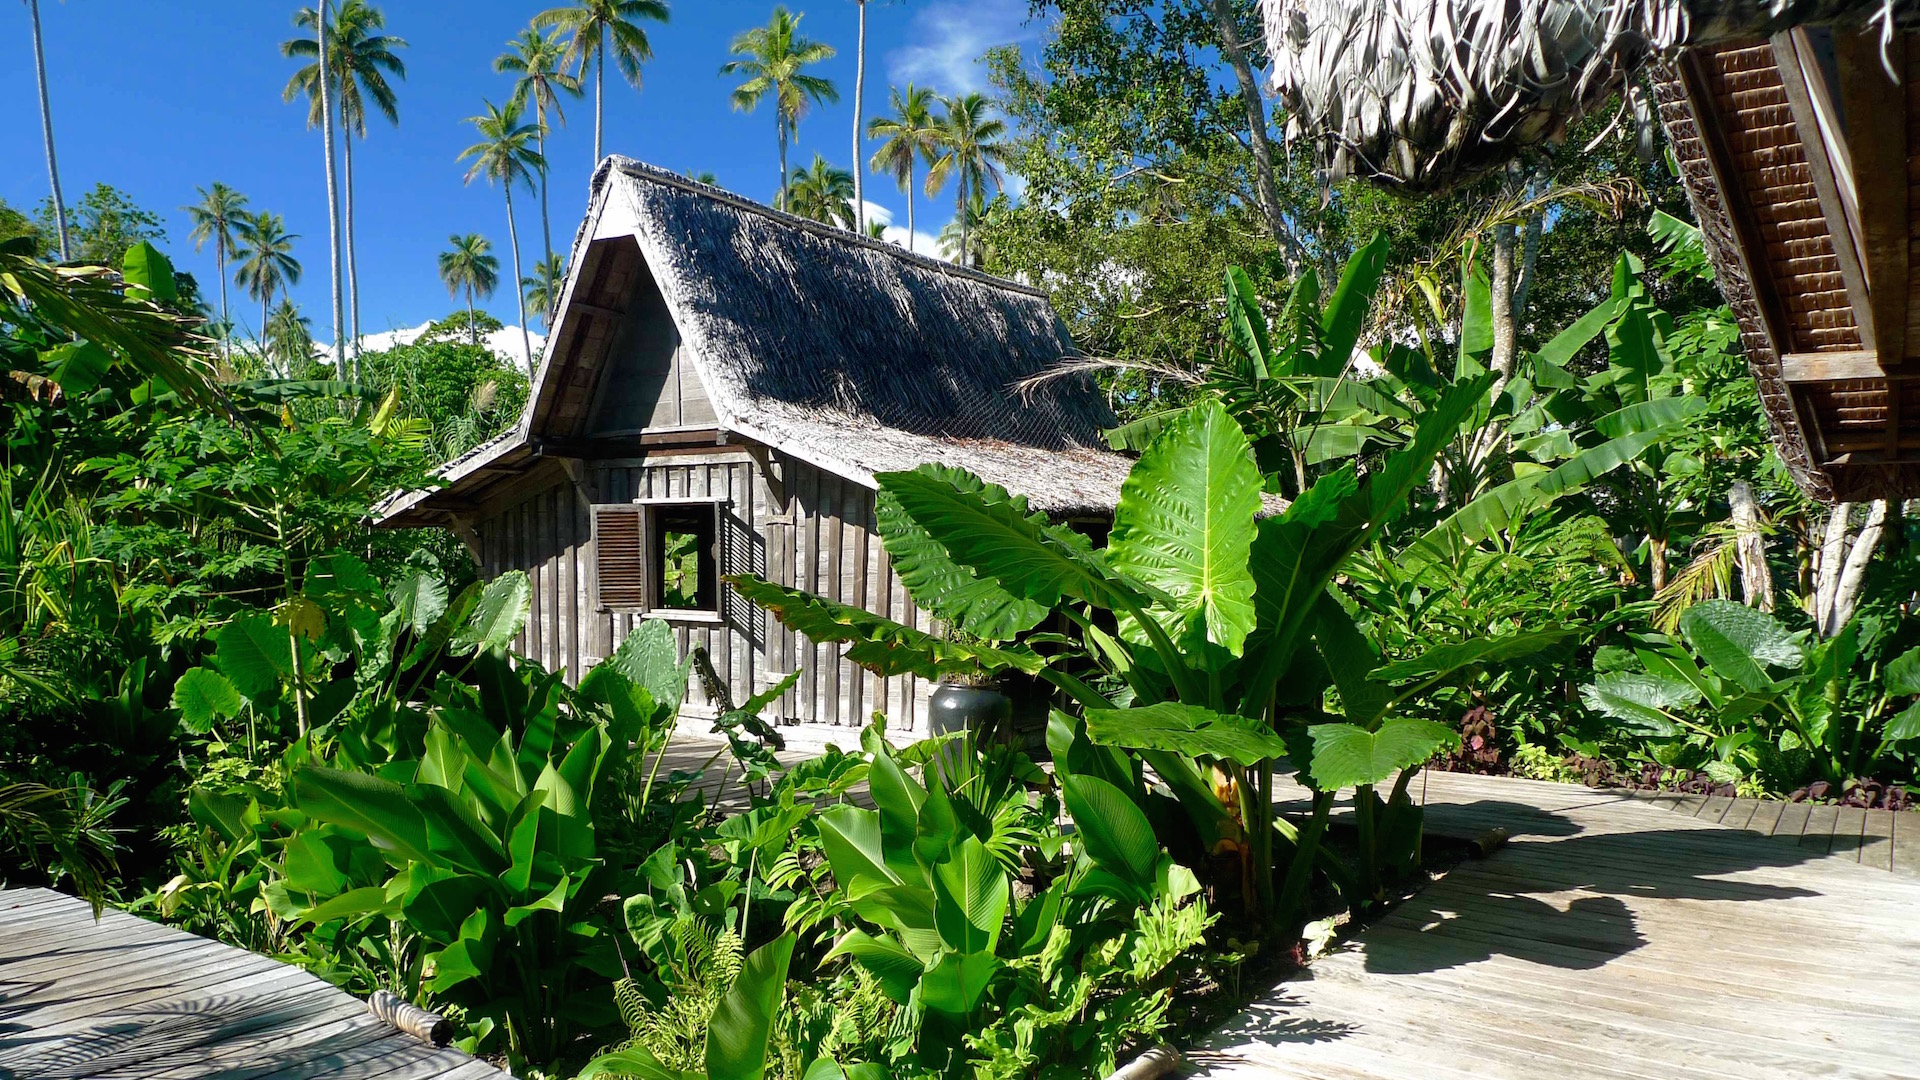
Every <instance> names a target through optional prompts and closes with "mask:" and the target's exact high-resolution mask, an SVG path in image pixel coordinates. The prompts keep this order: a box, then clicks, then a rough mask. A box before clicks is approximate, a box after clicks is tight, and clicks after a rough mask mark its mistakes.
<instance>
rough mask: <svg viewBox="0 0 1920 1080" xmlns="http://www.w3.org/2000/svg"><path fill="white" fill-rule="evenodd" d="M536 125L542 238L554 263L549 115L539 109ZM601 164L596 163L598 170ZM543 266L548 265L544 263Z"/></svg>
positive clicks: (548, 260) (548, 259) (550, 260)
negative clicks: (549, 196)
mask: <svg viewBox="0 0 1920 1080" xmlns="http://www.w3.org/2000/svg"><path fill="white" fill-rule="evenodd" d="M533 119H534V123H536V124H539V125H540V238H541V241H542V242H543V243H544V244H545V245H546V251H547V262H548V263H551V262H552V261H553V226H551V225H549V224H548V223H547V172H548V165H547V113H546V110H545V109H539V110H537V111H536V112H535V114H534V118H533ZM599 165H600V163H599V162H597V161H596V162H594V167H595V168H598V167H599ZM541 265H542V266H544V265H546V263H542V264H541Z"/></svg>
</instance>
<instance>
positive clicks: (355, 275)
mask: <svg viewBox="0 0 1920 1080" xmlns="http://www.w3.org/2000/svg"><path fill="white" fill-rule="evenodd" d="M340 154H341V161H340V164H341V165H342V166H343V168H342V170H341V176H342V179H344V180H345V181H346V187H345V191H346V204H347V320H348V325H349V326H350V327H351V328H352V336H353V381H355V382H359V381H360V261H359V245H358V244H356V243H354V239H353V130H352V129H351V128H349V127H347V124H346V117H345V116H344V115H343V116H342V117H341V118H340Z"/></svg>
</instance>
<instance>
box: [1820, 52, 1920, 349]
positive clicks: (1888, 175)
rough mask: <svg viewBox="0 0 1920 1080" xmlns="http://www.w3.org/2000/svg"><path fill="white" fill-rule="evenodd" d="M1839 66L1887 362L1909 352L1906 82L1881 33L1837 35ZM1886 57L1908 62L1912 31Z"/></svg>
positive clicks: (1873, 310)
mask: <svg viewBox="0 0 1920 1080" xmlns="http://www.w3.org/2000/svg"><path fill="white" fill-rule="evenodd" d="M1833 43H1834V54H1835V58H1836V60H1837V62H1838V65H1839V71H1840V102H1839V108H1840V113H1841V115H1842V116H1844V117H1845V118H1846V122H1845V125H1844V127H1845V132H1844V137H1845V139H1846V145H1847V150H1848V153H1849V155H1850V156H1851V158H1852V160H1853V177H1854V185H1855V189H1856V193H1857V197H1858V200H1859V206H1860V235H1859V236H1858V237H1856V240H1857V241H1858V243H1859V248H1860V254H1861V258H1862V260H1863V262H1864V266H1865V270H1866V275H1867V283H1868V287H1869V291H1870V293H1871V299H1870V301H1869V316H1868V321H1871V322H1872V323H1873V335H1874V341H1875V343H1876V344H1875V345H1874V346H1873V347H1874V348H1875V350H1876V351H1878V352H1879V353H1880V355H1881V356H1882V357H1885V358H1886V360H1885V363H1884V364H1883V366H1884V367H1887V368H1889V369H1895V368H1899V367H1903V366H1905V362H1906V359H1907V340H1906V339H1907V284H1908V267H1907V262H1908V259H1907V244H1908V242H1909V240H1910V234H1909V232H1908V211H1907V152H1908V148H1907V110H1906V97H1907V95H1906V89H1905V88H1904V87H1902V86H1900V85H1899V84H1898V83H1897V82H1895V81H1893V80H1892V79H1891V78H1889V77H1888V75H1887V71H1886V68H1885V67H1883V66H1882V61H1881V56H1880V35H1878V34H1849V33H1839V32H1836V33H1835V34H1834V35H1833ZM1887 59H1888V60H1889V61H1890V62H1891V63H1892V64H1893V67H1894V70H1896V71H1900V70H1904V69H1905V67H1906V38H1905V36H1904V35H1901V34H1895V35H1894V37H1893V40H1892V42H1891V43H1890V44H1889V45H1888V53H1887Z"/></svg>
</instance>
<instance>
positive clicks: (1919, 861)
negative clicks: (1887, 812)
mask: <svg viewBox="0 0 1920 1080" xmlns="http://www.w3.org/2000/svg"><path fill="white" fill-rule="evenodd" d="M1892 818H1893V853H1892V863H1893V872H1894V873H1896V874H1900V875H1902V876H1905V877H1920V814H1917V813H1916V812H1915V811H1912V810H1906V811H1902V812H1901V813H1898V814H1894V815H1892Z"/></svg>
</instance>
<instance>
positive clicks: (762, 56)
mask: <svg viewBox="0 0 1920 1080" xmlns="http://www.w3.org/2000/svg"><path fill="white" fill-rule="evenodd" d="M727 51H728V52H730V53H732V54H733V55H735V56H738V57H741V58H742V59H739V60H729V61H727V62H726V63H725V64H722V65H720V74H722V75H743V76H745V77H746V78H745V81H743V82H742V83H741V84H740V85H739V86H736V87H734V90H733V98H732V100H733V107H734V108H735V109H736V110H738V111H740V112H752V111H753V110H754V108H755V107H756V106H758V105H759V104H760V99H761V98H764V97H766V96H767V95H768V94H769V93H771V94H772V95H773V98H774V110H773V115H774V123H775V124H776V125H777V126H778V128H779V132H780V189H779V190H780V193H781V194H782V195H783V196H784V195H785V194H786V190H787V140H788V139H789V138H790V137H792V136H794V135H795V134H797V133H798V132H799V129H800V118H801V117H802V116H803V115H805V114H806V111H807V106H808V105H809V104H811V103H825V104H832V103H834V102H837V101H839V100H840V91H838V90H835V89H834V88H833V83H832V82H830V81H829V80H827V79H825V78H823V77H821V76H819V75H808V74H807V73H806V72H805V70H804V69H805V68H806V67H807V66H809V65H811V64H818V63H822V62H824V61H826V60H828V59H831V58H832V57H833V55H834V52H833V46H831V45H827V44H823V43H821V42H818V41H810V40H808V39H806V38H804V37H801V36H800V16H798V15H794V14H791V13H789V12H788V11H787V9H786V8H785V7H775V8H774V9H773V18H771V19H769V20H768V21H767V25H765V26H756V27H754V28H753V29H751V30H748V31H745V32H743V33H742V34H741V35H740V36H739V37H736V38H734V39H733V44H732V45H731V46H730V47H729V48H728V50H727Z"/></svg>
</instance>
